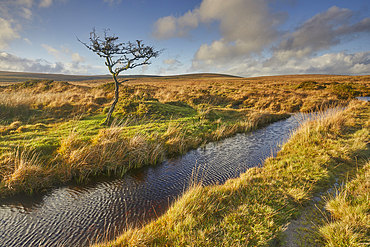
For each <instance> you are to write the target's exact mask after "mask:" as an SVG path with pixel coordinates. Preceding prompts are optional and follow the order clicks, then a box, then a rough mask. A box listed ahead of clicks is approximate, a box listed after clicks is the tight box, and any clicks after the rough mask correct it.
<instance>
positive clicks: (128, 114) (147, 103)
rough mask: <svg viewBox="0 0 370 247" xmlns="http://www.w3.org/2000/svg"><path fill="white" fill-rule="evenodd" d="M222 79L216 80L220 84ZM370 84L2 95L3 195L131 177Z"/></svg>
mask: <svg viewBox="0 0 370 247" xmlns="http://www.w3.org/2000/svg"><path fill="white" fill-rule="evenodd" d="M213 76H214V75H213ZM368 80H369V77H366V76H356V77H348V76H347V77H346V76H326V77H325V76H290V77H266V78H250V79H244V78H235V77H227V76H221V77H210V76H206V77H201V76H198V77H197V76H182V77H181V76H177V77H163V78H157V77H156V78H132V79H129V80H125V81H123V82H122V86H121V91H120V101H119V103H118V104H117V107H116V111H115V113H114V117H115V118H116V119H117V120H116V121H115V122H114V123H113V124H112V125H111V126H110V127H106V126H101V125H100V123H101V121H102V120H103V119H104V117H105V113H106V112H107V110H108V109H109V105H110V102H111V100H112V98H113V84H111V83H105V82H107V81H101V80H97V81H88V82H78V85H77V84H76V83H75V84H73V83H67V82H56V81H52V80H30V81H26V82H23V83H17V84H11V85H7V86H2V87H0V196H9V195H12V194H15V193H20V192H26V193H28V194H33V193H35V192H37V191H40V190H42V189H44V188H47V187H50V186H53V185H57V184H61V183H65V182H67V181H71V180H76V181H80V182H83V181H86V180H88V179H89V178H91V177H93V176H98V175H102V174H103V175H108V176H109V175H116V176H120V175H122V174H124V173H125V172H126V171H127V170H128V169H132V168H135V167H140V166H142V165H148V164H156V163H158V162H160V161H161V160H162V159H163V158H164V157H173V156H176V155H181V154H183V153H185V152H186V151H188V150H189V149H192V148H196V147H198V146H200V145H202V144H204V143H207V142H210V141H217V140H220V139H222V138H225V137H228V136H231V135H234V134H235V133H238V132H247V131H250V130H251V129H254V128H257V127H258V126H262V125H265V124H268V123H270V122H273V121H276V120H278V119H281V118H284V117H286V116H287V114H286V113H289V112H297V111H311V110H317V109H321V108H325V107H326V106H329V105H331V104H333V103H337V104H342V105H345V104H347V103H348V101H349V100H350V99H351V98H353V97H356V96H366V95H369V91H368V84H369V82H368Z"/></svg>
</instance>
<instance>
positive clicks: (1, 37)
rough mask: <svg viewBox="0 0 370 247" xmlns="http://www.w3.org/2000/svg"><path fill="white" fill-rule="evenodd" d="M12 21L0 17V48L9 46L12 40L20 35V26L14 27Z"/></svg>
mask: <svg viewBox="0 0 370 247" xmlns="http://www.w3.org/2000/svg"><path fill="white" fill-rule="evenodd" d="M12 23H13V21H12V20H5V19H4V18H1V17H0V49H5V48H7V47H8V44H9V42H10V41H12V40H14V39H18V38H19V37H20V36H19V34H18V32H17V31H18V29H19V28H17V27H14V26H13V25H12Z"/></svg>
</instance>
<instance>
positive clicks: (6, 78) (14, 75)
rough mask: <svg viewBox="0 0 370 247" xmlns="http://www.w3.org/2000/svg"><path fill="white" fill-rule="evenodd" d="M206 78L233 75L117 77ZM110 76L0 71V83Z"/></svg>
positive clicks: (73, 79) (102, 78)
mask: <svg viewBox="0 0 370 247" xmlns="http://www.w3.org/2000/svg"><path fill="white" fill-rule="evenodd" d="M148 77H151V78H152V77H153V78H155V77H158V78H162V77H163V78H166V77H167V78H168V77H170V78H207V77H209V78H210V77H234V78H237V77H236V76H230V75H224V74H216V73H199V74H183V75H173V76H154V75H121V76H119V78H148ZM110 78H112V77H111V75H63V74H46V73H27V72H10V71H0V85H7V84H13V83H17V82H24V81H27V80H31V79H49V80H54V81H91V80H107V79H110Z"/></svg>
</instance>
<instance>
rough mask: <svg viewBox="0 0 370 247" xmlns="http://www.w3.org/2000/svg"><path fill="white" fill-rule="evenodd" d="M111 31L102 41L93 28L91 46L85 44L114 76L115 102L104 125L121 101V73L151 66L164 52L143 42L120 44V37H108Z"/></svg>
mask: <svg viewBox="0 0 370 247" xmlns="http://www.w3.org/2000/svg"><path fill="white" fill-rule="evenodd" d="M108 31H109V29H105V30H104V39H101V38H100V37H99V36H98V35H97V34H96V32H95V28H93V30H92V32H90V44H87V43H84V42H82V41H81V40H79V39H78V38H77V40H78V41H79V42H81V43H82V44H84V45H85V46H86V47H87V48H88V49H89V50H91V51H93V52H95V53H96V54H98V55H99V56H100V57H103V58H105V65H106V66H107V67H108V70H109V72H110V73H111V74H112V76H113V80H114V85H115V90H114V92H115V94H114V101H113V103H112V105H111V107H110V109H109V112H108V114H107V118H106V119H105V121H104V123H103V124H109V120H110V117H111V115H112V113H113V111H114V108H115V106H116V104H117V102H118V99H119V85H120V83H119V82H118V80H117V77H118V75H119V73H121V72H122V71H124V70H128V69H133V68H136V67H138V66H142V65H148V64H150V62H149V60H150V59H151V58H153V57H158V56H159V54H160V53H161V52H162V51H163V50H159V51H156V50H154V47H153V46H145V45H144V44H143V43H142V40H136V42H135V43H131V42H130V41H129V42H127V43H119V42H118V37H116V36H115V35H114V34H113V35H112V36H110V35H108V34H107V32H108Z"/></svg>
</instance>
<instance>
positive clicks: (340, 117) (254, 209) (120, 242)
mask: <svg viewBox="0 0 370 247" xmlns="http://www.w3.org/2000/svg"><path fill="white" fill-rule="evenodd" d="M369 114H370V109H369V107H368V105H367V104H366V103H351V104H350V105H349V107H348V108H347V109H346V110H344V109H343V108H335V109H334V110H332V111H329V112H326V113H321V114H317V116H316V117H315V118H314V119H313V120H311V121H307V122H306V123H304V124H303V126H302V127H301V128H300V129H299V130H298V131H297V132H296V133H294V134H293V135H292V137H291V139H290V140H289V141H288V143H286V144H284V145H283V148H282V151H280V152H279V153H278V155H277V157H276V158H269V159H267V160H266V162H265V164H264V167H262V168H252V169H249V170H248V171H247V172H246V173H244V174H242V175H241V176H240V178H236V179H231V180H228V181H227V182H226V183H225V184H223V185H214V186H207V187H202V186H201V185H200V184H197V183H195V184H194V186H193V187H192V188H190V189H189V190H188V191H187V192H186V193H185V194H184V195H183V196H181V197H180V198H178V200H177V201H176V202H175V203H174V204H173V205H172V206H171V207H170V208H169V210H168V211H167V212H166V213H165V214H164V215H162V216H161V217H159V218H158V219H157V220H154V221H153V222H150V223H148V224H147V225H145V226H143V227H142V228H130V229H128V230H127V231H125V232H123V233H122V235H121V236H119V237H117V238H116V239H115V240H114V241H111V242H107V243H105V244H98V245H96V246H271V245H272V246H279V245H281V244H282V243H283V242H284V229H285V226H286V224H287V223H288V222H289V221H290V220H292V219H293V218H295V217H297V216H298V215H299V213H300V209H301V208H302V207H303V206H304V205H305V204H306V203H307V202H308V200H310V199H311V198H312V196H313V195H315V193H318V192H320V191H325V190H326V189H327V188H329V187H330V186H331V184H333V183H334V182H335V181H336V179H339V180H341V179H342V180H343V179H345V174H347V172H349V171H351V172H355V171H356V167H357V166H358V165H359V164H358V162H357V161H356V158H362V159H363V158H365V159H366V158H369V157H370V153H369V152H368V146H367V143H368V142H369V140H370V135H369V129H368V125H366V124H364V122H366V118H368V116H369ZM365 178H366V177H365ZM358 185H361V187H363V188H367V187H368V186H367V183H366V182H365V183H362V182H359V183H358ZM352 191H353V193H356V191H357V190H352ZM360 191H362V190H360ZM361 194H362V193H361ZM366 195H367V194H366ZM368 199H369V198H367V197H366V196H365V197H364V196H363V195H361V197H360V198H359V200H360V201H363V202H365V205H366V206H365V208H366V207H367V206H368V201H369V200H368ZM334 204H335V205H336V204H338V205H339V204H341V203H331V205H334ZM332 207H333V206H332ZM328 209H329V210H331V209H330V208H329V207H328ZM357 209H359V208H358V207H357ZM357 209H355V211H356V210H357ZM362 209H364V206H361V210H362ZM361 210H360V211H361ZM362 211H364V210H362ZM365 211H366V210H365ZM367 211H368V210H367ZM367 211H366V212H367ZM337 214H341V215H343V216H344V215H347V214H346V212H341V211H339V212H338V213H337ZM337 214H335V216H336V215H337ZM337 217H339V216H337ZM366 217H367V216H366ZM366 217H365V218H364V216H361V217H358V218H357V219H358V220H360V222H365V223H366V224H367V223H368V221H367V220H366V219H367V218H366ZM366 227H367V226H362V225H360V226H359V228H360V229H361V230H360V232H361V231H365V232H366V231H368V230H366V229H368V228H366ZM352 228H354V226H353V225H351V226H346V227H345V229H347V230H348V229H349V230H352ZM345 229H339V228H335V230H334V231H332V233H329V235H330V234H331V235H332V236H331V237H333V238H335V236H336V235H335V234H339V235H343V234H345V232H343V231H344V230H345ZM338 230H340V231H338ZM325 231H328V230H325ZM357 233H358V231H357ZM357 233H356V234H357ZM333 234H334V235H333ZM352 237H353V236H352ZM329 238H330V237H329ZM339 243H340V242H338V244H339ZM351 243H352V242H351ZM329 246H338V245H329ZM339 246H340V245H339ZM346 246H350V245H346Z"/></svg>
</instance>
